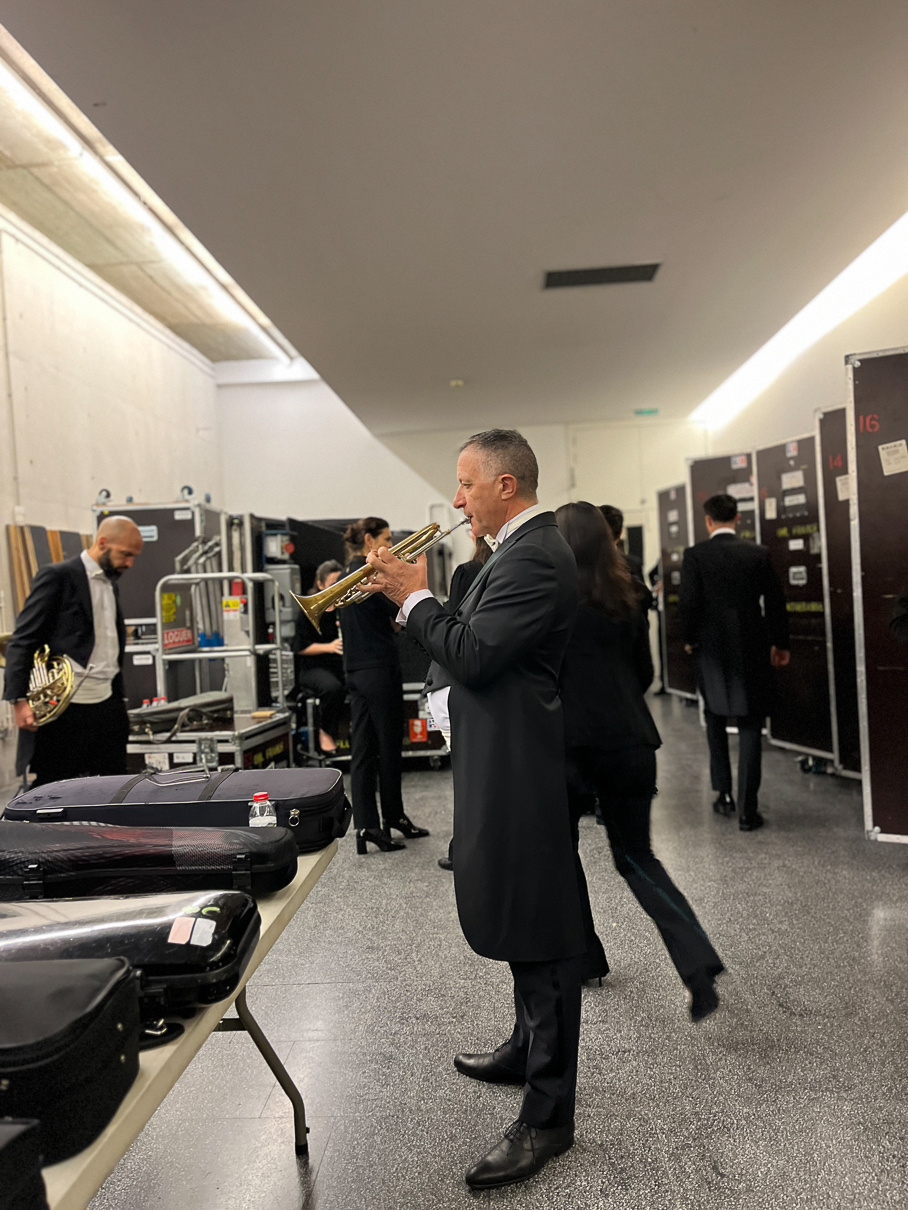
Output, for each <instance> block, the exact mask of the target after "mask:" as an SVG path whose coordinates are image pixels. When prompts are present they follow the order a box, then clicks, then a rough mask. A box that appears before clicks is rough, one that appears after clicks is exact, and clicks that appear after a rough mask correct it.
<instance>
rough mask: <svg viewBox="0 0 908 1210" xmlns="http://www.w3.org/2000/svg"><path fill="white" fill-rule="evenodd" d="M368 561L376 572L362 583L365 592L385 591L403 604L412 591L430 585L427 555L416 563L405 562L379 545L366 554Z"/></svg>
mask: <svg viewBox="0 0 908 1210" xmlns="http://www.w3.org/2000/svg"><path fill="white" fill-rule="evenodd" d="M366 562H367V563H368V564H369V566H370V567H372V568H374V574H373V575H371V576H369V578H368V580H363V582H362V584H360V588H361V589H362V591H363V592H371V593H375V592H383V593H384V594H385V596H386V597H388V598H389V599H390V600H392V601H394V602H395V604H397V605H403V603H404V601H406V599H407V597H408V596H409V595H410V593H411V592H419V590H420V589H421V588H428V587H429V579H428V573H427V571H426V556H425V555H420V556H419V558H418V559H417V560H416V562H415V563H404V562H403V561H402V560H401V559H398V558H396V557H395V556H394V555H392V554H391V552H390V550H389V549H388V548H387V546H379V548H378V550H373V551H372V552H371V553H370V554H368V555H366Z"/></svg>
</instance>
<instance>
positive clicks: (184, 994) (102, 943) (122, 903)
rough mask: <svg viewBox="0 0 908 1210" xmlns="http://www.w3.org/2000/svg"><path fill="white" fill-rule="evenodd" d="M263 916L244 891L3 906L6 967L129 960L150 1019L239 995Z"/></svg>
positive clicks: (0, 942)
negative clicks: (8, 964) (65, 960)
mask: <svg viewBox="0 0 908 1210" xmlns="http://www.w3.org/2000/svg"><path fill="white" fill-rule="evenodd" d="M260 928H261V918H260V916H259V911H258V908H257V907H256V905H255V900H254V899H252V898H251V897H250V896H249V895H246V894H244V893H243V892H242V891H197V892H196V893H195V894H192V895H186V894H174V895H130V896H125V897H123V898H119V899H64V900H52V899H50V900H42V901H39V902H26V903H0V963H4V962H22V961H39V960H48V959H52V958H112V957H117V956H122V957H124V958H127V959H128V960H129V962H130V965H131V966H132V967H133V968H134V969H135V970H136V971H138V973H139V1001H140V1006H141V1010H142V1018H143V1020H145V1021H157V1020H158V1019H160V1018H161V1017H163V1016H165V1015H166V1014H168V1013H173V1012H180V1011H182V1010H184V1009H188V1008H193V1007H196V1006H205V1005H209V1004H215V1003H217V1001H218V1000H224V999H226V998H227V997H228V996H230V995H232V994H233V992H235V991H236V989H237V986H238V984H239V982H240V979H241V978H242V976H243V972H244V971H245V970H246V967H247V966H248V964H249V959H250V958H251V957H252V954H253V951H254V950H255V947H256V945H257V943H258V939H259V930H260Z"/></svg>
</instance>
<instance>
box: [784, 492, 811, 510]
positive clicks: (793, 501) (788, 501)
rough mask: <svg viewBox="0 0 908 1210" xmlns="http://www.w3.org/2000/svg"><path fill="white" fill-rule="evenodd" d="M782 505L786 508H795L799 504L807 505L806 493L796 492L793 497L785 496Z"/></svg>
mask: <svg viewBox="0 0 908 1210" xmlns="http://www.w3.org/2000/svg"><path fill="white" fill-rule="evenodd" d="M782 503H783V505H784V506H785V507H786V508H795V507H796V506H797V505H798V504H806V503H807V496H806V494H805V493H804V492H796V493H795V494H794V495H793V496H783V497H782Z"/></svg>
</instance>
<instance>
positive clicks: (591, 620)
mask: <svg viewBox="0 0 908 1210" xmlns="http://www.w3.org/2000/svg"><path fill="white" fill-rule="evenodd" d="M560 683H561V701H562V703H563V705H564V732H565V737H566V739H567V745H568V747H569V748H599V749H601V750H603V751H614V750H615V749H617V748H632V747H635V746H637V745H639V744H645V745H648V746H649V747H652V748H658V747H659V746H660V744H661V743H662V740H661V739H660V738H659V732H658V731H657V730H656V724H655V723H654V722H653V719H652V715H651V714H650V712H649V710H648V709H647V705H646V702H645V701H644V699H643V695H644V693H645V692H646V691H647V689H648V688H649V687H650V685H651V684H652V683H653V657H652V654H651V652H650V647H649V631H648V628H647V624H646V618H645V617H643V616H642V615H640V614H635V615H634V616H633V617H631V618H629V619H627V620H624V619H617V618H610V617H608V615H607V614H605V613H603V611H602V610H600V609H596V608H594V607H592V606H589V605H581V606H580V608H579V609H578V611H577V619H576V621H575V623H574V629H573V631H572V632H571V638H570V641H569V643H568V645H567V650H566V651H565V653H564V662H563V664H562V665H561V682H560Z"/></svg>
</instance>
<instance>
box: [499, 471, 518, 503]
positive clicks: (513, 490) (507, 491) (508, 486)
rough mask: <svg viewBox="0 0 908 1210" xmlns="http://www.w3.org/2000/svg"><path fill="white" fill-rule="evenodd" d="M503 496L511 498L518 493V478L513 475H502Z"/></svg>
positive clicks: (505, 498)
mask: <svg viewBox="0 0 908 1210" xmlns="http://www.w3.org/2000/svg"><path fill="white" fill-rule="evenodd" d="M500 478H501V498H502V500H510V499H511V498H512V497H513V496H516V495H517V480H516V479H515V478H514V476H513V475H501V476H500Z"/></svg>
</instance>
